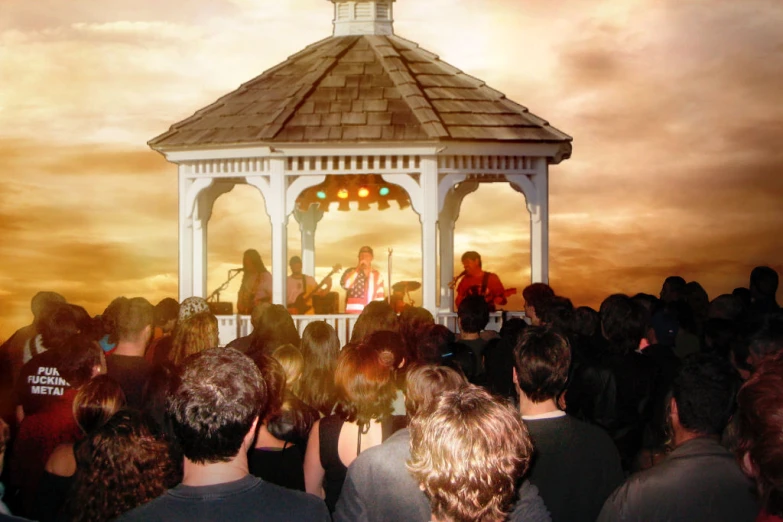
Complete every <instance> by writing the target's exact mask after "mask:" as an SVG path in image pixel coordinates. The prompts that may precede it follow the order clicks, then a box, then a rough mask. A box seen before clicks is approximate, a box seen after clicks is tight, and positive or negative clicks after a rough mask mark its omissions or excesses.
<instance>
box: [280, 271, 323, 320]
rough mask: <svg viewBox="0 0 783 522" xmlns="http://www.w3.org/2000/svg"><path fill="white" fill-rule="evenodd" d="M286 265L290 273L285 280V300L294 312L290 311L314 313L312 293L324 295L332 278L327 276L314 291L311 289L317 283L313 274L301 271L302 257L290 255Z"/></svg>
mask: <svg viewBox="0 0 783 522" xmlns="http://www.w3.org/2000/svg"><path fill="white" fill-rule="evenodd" d="M288 266H289V267H291V275H290V276H288V280H287V281H286V295H287V301H286V302H287V303H288V309H289V311H291V310H292V309H295V312H291V313H298V314H310V315H312V314H314V313H315V310H314V309H313V295H320V296H324V295H326V294H328V293H329V290H331V288H332V278H331V277H327V278H326V279H325V280H324V281H323V283H324V284H323V286H322V287H321V288H319V289H318V290H317V291H315V292H314V291H313V290H315V287H316V286H318V283H317V282H316V281H315V278H314V277H313V276H309V275H305V274H303V273H302V258H300V257H299V256H294V257H292V258H291V260H290V261H289V262H288ZM300 296H301V299H300ZM305 298H306V299H305ZM305 308H306V309H307V310H305Z"/></svg>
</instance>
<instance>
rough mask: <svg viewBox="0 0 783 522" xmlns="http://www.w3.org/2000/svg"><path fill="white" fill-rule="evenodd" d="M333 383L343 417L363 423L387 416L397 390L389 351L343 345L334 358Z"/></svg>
mask: <svg viewBox="0 0 783 522" xmlns="http://www.w3.org/2000/svg"><path fill="white" fill-rule="evenodd" d="M334 382H335V386H336V388H337V396H338V400H339V404H338V413H340V414H341V415H342V416H343V417H344V418H345V420H347V421H349V422H357V423H358V424H362V425H363V424H368V423H369V422H370V421H371V420H373V419H374V420H380V419H382V418H384V417H386V416H388V415H391V412H392V402H393V401H394V397H395V395H396V393H397V392H396V386H395V382H394V366H393V357H392V355H391V354H390V353H388V352H379V351H376V350H373V349H369V348H366V347H363V346H359V347H354V346H351V345H348V346H346V347H345V348H344V349H343V351H342V352H340V357H339V358H338V360H337V369H336V370H335V373H334Z"/></svg>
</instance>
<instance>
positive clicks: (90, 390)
mask: <svg viewBox="0 0 783 522" xmlns="http://www.w3.org/2000/svg"><path fill="white" fill-rule="evenodd" d="M123 406H125V393H124V392H123V391H122V388H120V385H119V384H118V383H117V381H115V380H114V379H112V378H111V377H109V376H108V375H96V376H95V377H93V378H92V379H90V380H89V381H88V382H87V383H86V384H85V385H84V386H82V387H81V388H79V391H78V393H77V394H76V397H74V399H73V417H74V419H76V424H78V425H79V427H80V428H81V429H82V431H83V432H84V433H85V434H88V435H89V434H90V433H92V432H93V431H95V430H96V429H98V428H100V427H101V426H103V425H104V424H106V421H108V420H109V419H110V418H111V417H112V416H113V415H114V414H115V413H117V412H118V411H119V410H120V408H122V407H123Z"/></svg>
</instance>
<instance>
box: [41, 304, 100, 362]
mask: <svg viewBox="0 0 783 522" xmlns="http://www.w3.org/2000/svg"><path fill="white" fill-rule="evenodd" d="M38 331H39V333H40V334H41V340H42V341H43V344H44V346H46V347H47V348H48V349H50V350H58V349H60V348H61V347H62V346H63V345H64V343H66V342H67V341H68V340H69V339H70V338H71V337H73V336H74V335H77V334H80V333H81V334H84V335H85V336H92V335H93V333H95V332H94V331H93V328H92V318H90V315H89V314H88V313H87V311H86V310H85V309H84V308H82V307H81V306H77V305H72V304H68V303H50V304H48V305H46V306H45V307H44V309H43V311H42V312H41V317H40V319H39V322H38Z"/></svg>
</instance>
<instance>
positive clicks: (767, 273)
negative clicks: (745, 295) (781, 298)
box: [749, 266, 780, 315]
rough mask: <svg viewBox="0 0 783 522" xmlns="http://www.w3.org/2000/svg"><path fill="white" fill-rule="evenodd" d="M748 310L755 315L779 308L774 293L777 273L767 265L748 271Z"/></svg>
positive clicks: (768, 312) (773, 311) (776, 289)
mask: <svg viewBox="0 0 783 522" xmlns="http://www.w3.org/2000/svg"><path fill="white" fill-rule="evenodd" d="M749 290H750V312H751V313H752V314H756V315H763V314H770V313H775V312H777V311H779V310H780V306H778V302H777V300H776V299H775V294H776V293H777V291H778V273H777V272H776V271H775V270H774V269H773V268H771V267H768V266H757V267H756V268H754V269H753V271H751V273H750V286H749Z"/></svg>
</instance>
